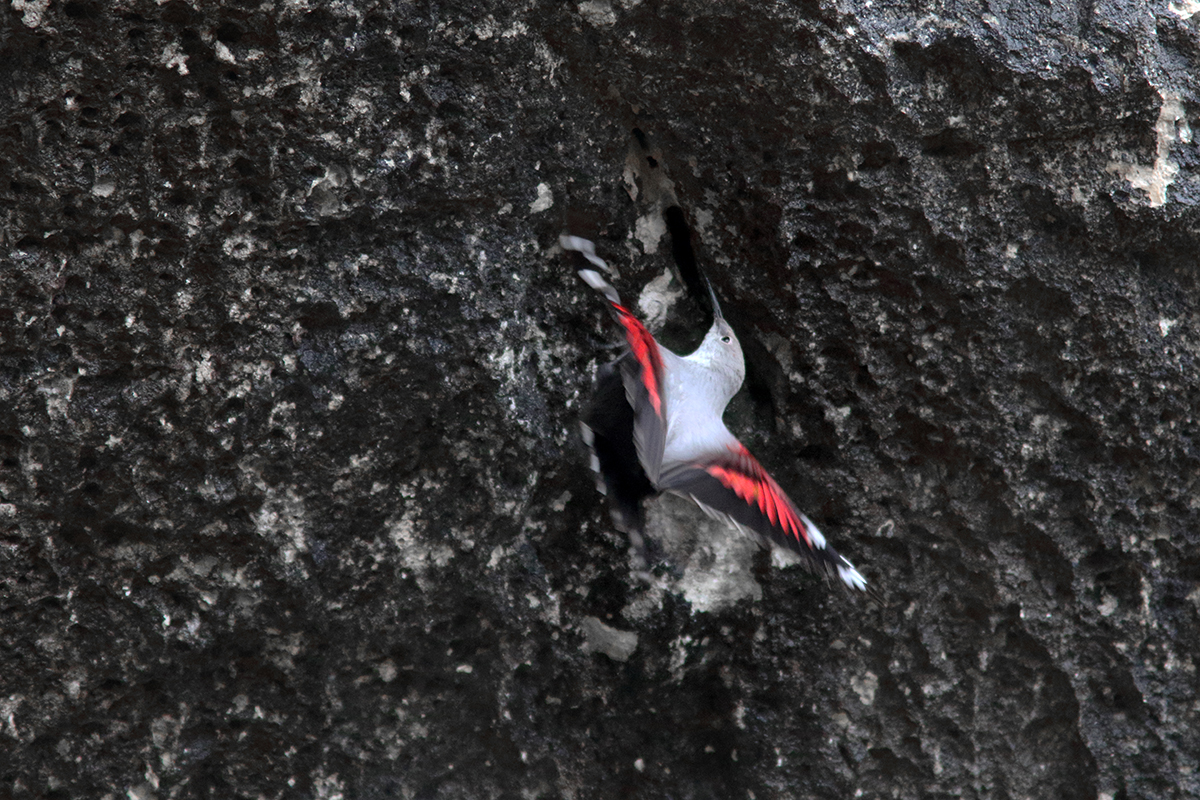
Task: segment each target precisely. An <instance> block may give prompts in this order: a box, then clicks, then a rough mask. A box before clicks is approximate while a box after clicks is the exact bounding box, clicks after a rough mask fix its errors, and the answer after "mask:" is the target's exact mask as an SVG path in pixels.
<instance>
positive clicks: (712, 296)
mask: <svg viewBox="0 0 1200 800" xmlns="http://www.w3.org/2000/svg"><path fill="white" fill-rule="evenodd" d="M704 285H705V286H707V287H708V299H709V300H711V301H712V308H713V316H714V317H716V318H717V319H725V315H724V314H722V313H721V304H720V303H718V302H717V293H716V292H714V291H713V287H712V284H711V283H709V282H708V277H707V276H705V278H704Z"/></svg>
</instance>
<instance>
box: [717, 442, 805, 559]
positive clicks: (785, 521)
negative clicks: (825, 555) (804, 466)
mask: <svg viewBox="0 0 1200 800" xmlns="http://www.w3.org/2000/svg"><path fill="white" fill-rule="evenodd" d="M729 449H730V450H731V451H732V452H733V454H734V458H733V459H732V460H731V461H728V462H726V463H723V464H721V463H717V464H710V465H708V466H706V467H703V469H704V471H705V472H707V473H708V474H709V475H712V476H713V477H714V478H716V479H717V480H718V481H720V482H721V484H722V485H723V486H725V488H727V489H730V490H732V491H733V493H734V494H736V495H737V496H738V497H740V498H741V499H742V500H743V501H745V502H746V503H749V504H751V505H753V506H756V507H757V508H758V510H759V511H761V512H762V513H763V515H764V516H766V518H767V519H768V520H770V522H771V524H772V525H774V526H776V527H777V528H779V529H780V530H782V531H783V532H784V533H786V534H788V535H789V536H792V537H794V538H795V539H796V540H797V541H803V542H804V543H805V544H806V545H808V546H809V547H810V548H811V547H812V546H813V542H812V540H811V538H810V537H809V535H808V526H806V525H805V524H804V522H803V520H801V519H800V514H799V513H798V512H797V511H796V509H795V508H794V507H793V506H792V502H791V500H789V499H788V497H787V495H786V494H784V493H783V489H781V488H779V484H778V483H776V482H775V479H774V478H772V477H771V476H770V475H768V474H767V471H766V470H765V469H763V467H762V465H761V464H759V463H758V460H757V459H756V458H755V457H754V456H752V455H750V451H749V450H747V449H746V448H745V447H744V446H742V445H740V444H739V445H737V446H736V447H734V446H730V448H729Z"/></svg>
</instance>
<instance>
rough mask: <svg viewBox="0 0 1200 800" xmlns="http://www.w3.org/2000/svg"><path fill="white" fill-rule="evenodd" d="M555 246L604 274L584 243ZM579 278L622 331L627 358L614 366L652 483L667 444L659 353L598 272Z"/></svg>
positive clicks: (571, 239) (573, 239)
mask: <svg viewBox="0 0 1200 800" xmlns="http://www.w3.org/2000/svg"><path fill="white" fill-rule="evenodd" d="M559 242H560V243H561V244H562V246H563V248H564V249H567V250H574V251H576V252H577V253H579V254H580V255H581V256H582V257H583V258H584V259H586V260H587V262H589V263H591V264H594V265H596V266H599V267H601V268H602V269H604V270H606V271H607V270H608V265H607V264H605V263H604V261H603V260H602V259H601V258H600V257H599V256H597V255H596V251H595V248H594V247H593V245H592V243H591V242H589V241H588V240H587V239H580V238H579V237H577V236H563V237H562V238H561V239H560V240H559ZM579 277H580V278H582V279H583V281H584V282H585V283H586V284H587V285H588V286H591V287H592V288H593V289H595V290H596V291H598V292H600V293H601V294H602V295H604V299H605V300H607V301H608V305H609V310H610V311H611V312H612V315H613V317H614V318H615V319H616V320H617V322H619V323H621V327H622V328H623V329H624V331H625V341H626V342H627V343H628V345H629V356H630V357H628V358H621V359H619V361H618V362H617V363H618V365H619V367H620V370H621V377H622V382H623V384H624V386H625V396H626V398H627V400H628V402H629V405H630V407H631V408H632V409H633V416H634V425H633V439H634V443H635V444H636V446H637V453H638V460H639V461H641V463H642V468H643V469H645V471H646V475H647V477H648V478H649V479H650V481H651V482H652V483H656V482H657V481H658V474H659V471H660V470H661V469H662V455H663V447H664V446H665V444H666V441H667V397H666V393H665V391H664V389H665V384H664V381H663V375H664V372H665V367H664V365H663V354H662V351H661V349H660V348H659V346H658V342H656V341H655V340H654V337H653V336H652V335H651V334H650V331H648V330H646V326H645V325H643V324H642V323H641V321H640V320H639V319H638V318H637V317H635V316H634V315H633V313H632V312H631V311H630V310H629V309H627V308H626V307H625V306H624V305H622V304H621V296H620V295H619V294H617V290H616V289H614V288H613V287H612V284H610V283H609V282H608V281H606V280H605V279H604V277H603V276H602V275H601V274H600V273H599V272H597V271H596V270H594V269H587V268H584V269H581V270H579Z"/></svg>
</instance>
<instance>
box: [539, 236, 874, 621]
mask: <svg viewBox="0 0 1200 800" xmlns="http://www.w3.org/2000/svg"><path fill="white" fill-rule="evenodd" d="M559 244H560V246H561V247H562V248H563V250H566V251H573V252H575V253H576V254H577V258H580V259H581V261H582V263H583V264H584V265H585V266H584V267H583V268H581V269H579V270H578V275H579V277H580V278H581V279H583V281H584V283H586V284H587V285H588V286H590V287H591V288H592V289H594V290H596V291H597V292H599V293H600V294H601V295H602V296H603V297H604V299H605V301H606V302H607V304H608V307H609V310H610V312H611V313H612V316H613V318H614V319H615V320H616V321H617V322H618V323H619V324H620V326H621V329H622V330H623V332H624V336H625V348H624V350H623V352H622V353H621V355H620V356H618V357H617V358H616V359H615V360H614V361H612V362H610V363H607V364H604V365H602V366H601V367H599V368H598V369H597V372H596V378H595V384H594V390H593V394H592V399H591V402H590V404H589V406H588V407H587V409H586V410H585V412H584V415H583V419H582V420H581V426H580V427H581V432H582V436H583V440H584V443H585V444H586V445H587V446H588V448H589V450H590V451H591V465H592V469H593V470H595V472H596V473H597V485H598V486H599V488H600V490H601V491H602V492H603V493H604V494H605V495H606V496H607V497H608V501H609V506H610V512H611V516H612V519H613V522H614V524H615V525H616V527H617V528H618V529H620V530H621V531H623V532H624V533H625V534H626V535H627V536H628V537H629V539H630V545H631V546H630V550H631V553H632V555H633V562H634V571H635V573H640V574H642V575H643V576H645V575H648V572H646V570H647V557H646V550H645V540H644V536H645V534H644V527H645V511H644V508H643V502H644V501H645V500H647V499H648V498H651V497H654V496H656V495H658V494H661V493H664V492H665V493H671V494H675V495H680V496H682V497H685V498H687V499H690V500H691V501H693V502H694V503H696V505H698V506H700V508H701V509H703V510H704V511H705V512H706V513H707V514H708V515H709V516H712V517H715V518H717V519H719V520H722V521H724V522H726V523H729V524H730V525H732V526H733V527H734V528H736V529H737V530H739V531H741V532H742V533H744V534H747V535H749V536H750V537H751V538H753V539H755V540H757V541H758V542H759V544H761V545H763V546H766V547H769V546H772V545H774V546H777V547H782V548H784V549H786V550H790V551H792V552H794V553H797V554H799V555H800V557H801V562H802V563H804V564H805V565H806V566H807V567H808V568H809V569H810V570H811V571H813V572H815V573H817V574H820V575H824V576H826V577H828V578H831V579H835V580H836V581H840V583H841V585H843V586H845V587H846V588H848V589H852V590H856V591H859V592H864V593H866V594H868V595H869V596H870V597H871V598H872V599H873V600H876V601H877V602H878V601H879V594H878V592H877V591H876V590H875V589H874V587H871V586H868V584H867V580H866V578H865V577H863V575H862V573H861V572H859V571H858V570H857V569H856V568H855V567H854V565H853V564H851V563H850V561H849V560H848V559H847V558H846V557H845V556H843V555H841V554H840V553H838V552H837V550H835V549H834V547H833V546H832V545H831V544H830V543H829V540H828V539H826V537H825V536H824V534H822V533H821V531H820V529H818V528H817V526H816V525H815V524H813V521H812V520H811V519H809V518H808V517H807V516H805V515H804V514H803V513H802V512H800V511H799V510H798V509H797V508H796V505H795V504H794V503H793V502H792V501H791V499H790V498H789V497H788V496H787V494H786V493H785V492H784V491H783V489H782V488H781V487H780V486H779V484H778V483H777V482H776V481H775V479H774V478H773V477H771V475H770V473H769V472H767V470H766V469H765V468H764V467H763V466H762V464H760V463H759V461H758V459H756V458H755V457H754V456H753V455H751V453H750V451H749V450H747V449H746V447H745V445H743V444H742V443H741V442H740V441H739V440H738V438H737V437H736V436H734V435H733V434H732V433H731V432H730V431H729V429H728V428H727V427H726V426H725V423H724V421H723V420H722V417H723V415H724V413H725V407H726V406H727V405H728V404H729V401H730V400H731V399H732V398H733V396H734V395H735V394H736V393H737V392H738V390H739V389H740V388H741V386H742V381H743V379H744V378H745V375H746V366H745V359H744V357H743V355H742V346H741V343H740V342H739V341H738V338H737V335H736V334H735V333H734V331H733V328H732V327H730V325H729V322H728V321H727V320H726V319H725V318H724V316H723V315H722V313H721V307H720V304H719V303H718V302H717V297H716V293H715V292H714V291H713V289H712V286H711V284H709V283H708V281H707V279H704V284H705V286H706V287H707V289H708V296H709V299H710V301H711V304H712V309H713V321H712V326H711V327H710V328H709V330H708V332H707V333H706V334H705V336H704V340H703V341H702V342H701V343H700V346H699V347H697V348H696V349H695V350H694V351H693V352H691V353H689V354H688V355H686V356H681V355H678V354H676V353H674V352H672V351H671V350H668V349H667V348H666V347H663V346H662V345H661V344H659V343H658V341H657V340H655V338H654V336H653V335H652V334H651V333H650V331H649V330H647V328H646V326H645V325H644V324H643V323H642V322H641V321H640V320H639V319H638V318H637V317H636V316H635V315H634V314H633V313H632V312H631V311H630V310H629V308H628V307H627V306H625V305H624V304H623V303H622V302H621V297H620V295H619V294H618V292H617V290H616V289H615V288H614V287H613V286H612V284H611V283H609V282H608V280H606V279H605V277H604V275H603V274H602V273H610V274H611V273H612V270H610V269H609V267H608V264H607V263H606V262H605V261H604V260H603V259H602V258H600V257H599V256H598V255H597V254H596V249H595V245H594V244H593V243H592V242H591V241H590V240H588V239H584V238H582V237H578V236H571V235H567V234H564V235H563V236H561V237H560V239H559Z"/></svg>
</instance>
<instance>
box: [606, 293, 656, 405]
mask: <svg viewBox="0 0 1200 800" xmlns="http://www.w3.org/2000/svg"><path fill="white" fill-rule="evenodd" d="M611 305H612V307H613V310H614V311H616V313H617V319H619V320H620V321H621V324H622V325H623V326H624V327H625V338H626V339H627V340H628V341H629V348H630V349H631V350H632V351H633V357H634V358H636V359H637V362H638V364H639V365H641V368H642V383H643V384H644V385H645V386H646V392H647V393H649V395H650V405H652V406H653V407H654V413H655V414H656V415H658V416H659V417H662V415H663V413H662V374H663V360H662V354H661V353H659V352H658V342H656V341H654V337H653V336H651V335H650V331H648V330H646V326H645V325H643V324H642V323H641V321H640V320H639V319H638V318H637V317H635V316H634V315H633V314H632V313H630V311H629V309H627V308H625V307H624V306H622V305H621V304H619V303H612V304H611Z"/></svg>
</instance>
